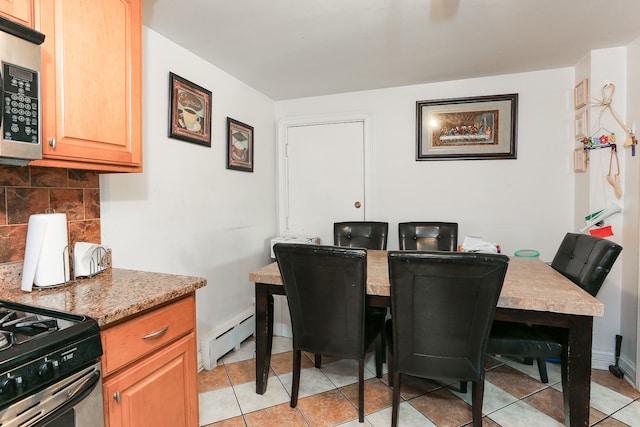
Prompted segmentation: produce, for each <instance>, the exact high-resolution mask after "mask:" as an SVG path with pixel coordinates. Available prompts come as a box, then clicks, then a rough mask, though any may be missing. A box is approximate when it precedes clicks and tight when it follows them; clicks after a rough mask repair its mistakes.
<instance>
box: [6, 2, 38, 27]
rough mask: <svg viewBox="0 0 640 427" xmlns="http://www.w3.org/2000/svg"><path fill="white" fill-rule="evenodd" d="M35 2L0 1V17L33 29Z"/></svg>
mask: <svg viewBox="0 0 640 427" xmlns="http://www.w3.org/2000/svg"><path fill="white" fill-rule="evenodd" d="M33 1H34V0H0V16H3V17H5V18H7V19H11V20H12V21H15V22H18V23H20V24H22V25H26V26H27V27H29V28H33V17H34V11H33Z"/></svg>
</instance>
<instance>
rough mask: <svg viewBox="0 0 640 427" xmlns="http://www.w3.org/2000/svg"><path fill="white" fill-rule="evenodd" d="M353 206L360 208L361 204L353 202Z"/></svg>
mask: <svg viewBox="0 0 640 427" xmlns="http://www.w3.org/2000/svg"><path fill="white" fill-rule="evenodd" d="M353 206H355V207H356V209H360V206H362V204H361V203H360V202H355V203H354V204H353Z"/></svg>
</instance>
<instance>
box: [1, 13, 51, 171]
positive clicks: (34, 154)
mask: <svg viewBox="0 0 640 427" xmlns="http://www.w3.org/2000/svg"><path fill="white" fill-rule="evenodd" d="M43 42H44V34H42V33H40V32H38V31H35V30H33V29H31V28H28V27H25V26H24V25H20V24H18V23H15V22H13V21H10V20H8V19H4V18H2V17H0V132H1V135H0V164H5V165H18V166H24V165H26V164H28V163H29V162H30V161H31V160H37V159H41V158H42V129H41V128H42V118H41V107H42V106H41V79H40V71H41V68H42V67H41V64H42V52H41V47H40V45H41V44H42V43H43Z"/></svg>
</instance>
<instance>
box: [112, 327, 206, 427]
mask: <svg viewBox="0 0 640 427" xmlns="http://www.w3.org/2000/svg"><path fill="white" fill-rule="evenodd" d="M197 369H198V368H197V362H196V343H195V333H193V332H192V333H190V334H189V335H187V336H185V337H183V338H181V339H180V340H178V341H176V342H175V343H173V344H171V345H169V346H168V347H166V348H165V349H163V350H161V351H159V352H158V353H155V354H154V355H152V356H150V357H148V358H146V359H143V360H142V361H140V362H139V363H137V364H136V365H133V366H132V367H131V368H129V369H125V370H124V371H122V372H121V373H119V374H116V375H114V376H113V377H111V378H108V379H107V380H105V382H104V401H105V405H104V406H105V418H106V421H107V426H110V427H119V426H123V427H125V426H185V427H191V426H192V427H198V390H197V388H198V387H197Z"/></svg>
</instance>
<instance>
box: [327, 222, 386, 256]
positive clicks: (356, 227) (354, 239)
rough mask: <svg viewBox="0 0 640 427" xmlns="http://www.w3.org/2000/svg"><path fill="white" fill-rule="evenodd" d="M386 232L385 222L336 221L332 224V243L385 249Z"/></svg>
mask: <svg viewBox="0 0 640 427" xmlns="http://www.w3.org/2000/svg"><path fill="white" fill-rule="evenodd" d="M388 232H389V223H387V222H377V221H352V222H336V223H334V224H333V244H334V245H336V246H344V247H348V248H366V249H377V250H386V249H387V234H388Z"/></svg>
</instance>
